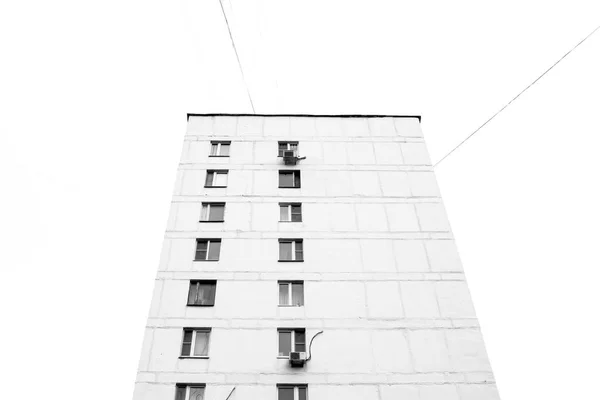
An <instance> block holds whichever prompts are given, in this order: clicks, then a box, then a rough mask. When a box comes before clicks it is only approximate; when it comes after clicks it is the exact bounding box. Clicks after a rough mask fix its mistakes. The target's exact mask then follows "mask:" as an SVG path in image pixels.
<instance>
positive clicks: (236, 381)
mask: <svg viewBox="0 0 600 400" xmlns="http://www.w3.org/2000/svg"><path fill="white" fill-rule="evenodd" d="M211 141H231V145H230V155H229V157H209V154H210V146H211V144H210V143H211ZM278 141H298V143H299V148H298V152H299V154H300V155H301V156H304V157H306V159H305V160H302V161H300V162H299V163H298V165H296V166H284V165H283V162H282V158H281V157H277V150H278ZM209 169H211V170H212V169H214V170H228V171H229V174H228V184H227V187H226V188H206V187H204V184H205V178H206V171H207V170H209ZM287 169H293V170H300V173H301V188H278V171H279V170H287ZM203 202H218V203H225V204H226V206H225V216H224V222H220V223H202V222H199V219H200V215H201V208H202V203H203ZM281 202H286V203H288V202H289V203H301V204H302V222H279V203H281ZM197 238H218V239H221V240H222V243H221V250H220V256H219V260H218V261H214V262H199V261H194V255H195V250H196V239H197ZM281 238H299V239H303V247H304V250H303V253H304V261H303V262H279V261H278V258H279V243H278V240H279V239H281ZM193 279H208V280H216V281H217V288H216V296H215V303H214V306H212V307H190V306H187V296H188V289H189V282H190V280H193ZM278 281H303V282H304V305H303V306H300V307H283V306H278V303H279V301H278V295H279V294H278V284H277V282H278ZM185 327H198V328H210V329H211V336H210V343H209V351H208V358H194V359H189V358H180V354H181V348H182V331H183V328H185ZM278 328H305V329H306V337H307V339H306V340H307V342H308V341H309V340H310V338H311V337H312V336H313V335H314V334H315V333H317V332H318V331H321V330H322V331H323V334H322V335H319V336H318V337H316V338H315V340H314V344H313V346H312V360H310V361H309V362H308V363H307V364H306V365H305V367H303V368H290V366H289V363H288V361H287V360H286V359H282V358H279V357H278V333H277V329H278ZM178 383H179V384H182V383H187V384H192V383H193V384H204V385H206V388H205V395H204V399H206V400H225V399H226V398H227V396H228V395H229V394H230V392H231V390H232V389H233V388H234V387H235V391H234V392H233V394H232V395H231V397H230V400H242V399H245V400H257V399H262V400H276V399H277V398H278V391H277V385H278V384H304V385H307V388H308V389H307V393H308V394H307V397H308V399H310V400H337V399H340V400H497V399H499V397H498V393H497V391H496V387H495V382H494V377H493V374H492V370H491V367H490V364H489V362H488V358H487V355H486V351H485V347H484V344H483V340H482V336H481V332H480V329H479V326H478V322H477V318H476V316H475V312H474V310H473V305H472V301H471V298H470V295H469V290H468V288H467V284H466V282H465V276H464V273H463V269H462V267H461V263H460V260H459V257H458V254H457V251H456V246H455V243H454V240H453V236H452V233H451V230H450V225H449V223H448V220H447V217H446V212H445V210H444V207H443V204H442V201H441V198H440V193H439V190H438V186H437V183H436V180H435V176H434V172H433V168H432V166H431V161H430V159H429V156H428V152H427V149H426V147H425V143H424V140H423V135H422V132H421V127H420V121H419V119H418V118H417V117H314V116H313V117H310V116H294V117H289V116H202V115H191V116H190V117H189V120H188V128H187V133H186V136H185V141H184V146H183V152H182V155H181V163H180V165H179V169H178V173H177V181H176V185H175V192H174V194H173V202H172V205H171V211H170V216H169V221H168V227H167V232H166V235H165V240H164V246H163V250H162V256H161V260H160V266H159V271H158V275H157V279H156V285H155V290H154V295H153V300H152V304H151V309H150V314H149V318H148V324H147V327H146V333H145V338H144V342H143V348H142V355H141V359H140V363H139V372H138V376H137V382H136V388H135V393H134V400H159V399H161V400H162V399H168V400H172V399H175V391H176V385H177V384H178Z"/></svg>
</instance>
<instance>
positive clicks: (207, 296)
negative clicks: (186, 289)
mask: <svg viewBox="0 0 600 400" xmlns="http://www.w3.org/2000/svg"><path fill="white" fill-rule="evenodd" d="M216 291H217V281H190V293H189V294H188V303H187V305H188V306H214V305H215V292H216Z"/></svg>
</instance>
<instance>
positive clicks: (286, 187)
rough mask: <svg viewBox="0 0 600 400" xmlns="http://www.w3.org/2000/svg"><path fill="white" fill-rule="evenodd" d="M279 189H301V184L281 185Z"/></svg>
mask: <svg viewBox="0 0 600 400" xmlns="http://www.w3.org/2000/svg"><path fill="white" fill-rule="evenodd" d="M279 189H301V187H300V186H297V187H296V186H279Z"/></svg>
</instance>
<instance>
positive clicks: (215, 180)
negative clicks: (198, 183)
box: [204, 170, 229, 188]
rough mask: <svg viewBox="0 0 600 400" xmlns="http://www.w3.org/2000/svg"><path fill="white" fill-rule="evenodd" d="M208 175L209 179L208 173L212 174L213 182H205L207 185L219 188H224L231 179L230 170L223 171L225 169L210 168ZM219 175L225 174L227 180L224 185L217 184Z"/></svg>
mask: <svg viewBox="0 0 600 400" xmlns="http://www.w3.org/2000/svg"><path fill="white" fill-rule="evenodd" d="M206 175H207V180H208V175H212V183H211V184H210V185H207V184H206V182H205V184H204V186H205V187H217V188H224V187H227V183H228V181H229V171H223V170H209V172H207V173H206ZM219 175H224V176H225V178H224V180H225V182H224V184H223V185H217V184H216V183H217V176H219Z"/></svg>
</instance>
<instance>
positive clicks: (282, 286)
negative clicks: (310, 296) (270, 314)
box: [277, 281, 304, 307]
mask: <svg viewBox="0 0 600 400" xmlns="http://www.w3.org/2000/svg"><path fill="white" fill-rule="evenodd" d="M277 283H278V285H279V305H280V306H295V307H300V306H303V305H304V282H302V281H279V282H277Z"/></svg>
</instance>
